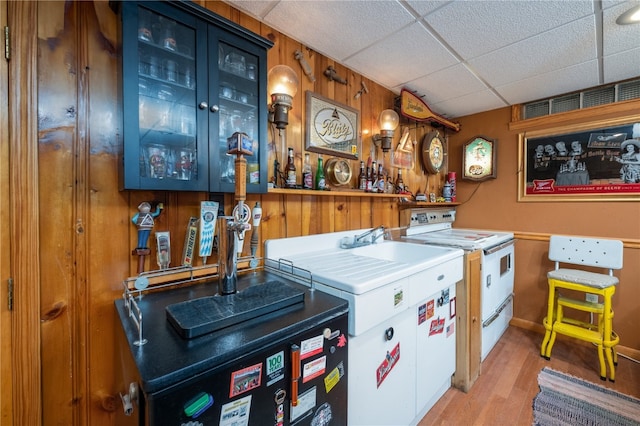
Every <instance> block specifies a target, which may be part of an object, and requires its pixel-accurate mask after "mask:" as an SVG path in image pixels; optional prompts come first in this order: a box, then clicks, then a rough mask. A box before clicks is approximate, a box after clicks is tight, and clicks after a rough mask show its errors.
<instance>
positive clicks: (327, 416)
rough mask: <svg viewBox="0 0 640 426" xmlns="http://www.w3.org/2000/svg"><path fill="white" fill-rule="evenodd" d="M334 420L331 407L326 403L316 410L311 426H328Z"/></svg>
mask: <svg viewBox="0 0 640 426" xmlns="http://www.w3.org/2000/svg"><path fill="white" fill-rule="evenodd" d="M332 418H333V413H332V411H331V405H329V403H328V402H325V403H324V404H322V405H321V406H320V407H318V409H317V410H316V413H315V414H314V416H313V419H311V426H327V425H329V424H330V423H331V419H332Z"/></svg>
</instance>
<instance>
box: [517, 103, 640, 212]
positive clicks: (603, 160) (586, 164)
mask: <svg viewBox="0 0 640 426" xmlns="http://www.w3.org/2000/svg"><path fill="white" fill-rule="evenodd" d="M518 174H519V178H518V201H611V200H616V201H632V200H633V201H638V196H639V195H640V116H636V117H632V118H627V119H618V120H608V121H607V120H603V121H599V122H595V123H589V124H582V125H573V126H565V127H562V128H558V129H555V130H554V131H552V132H545V131H536V132H532V133H522V134H520V137H519V170H518Z"/></svg>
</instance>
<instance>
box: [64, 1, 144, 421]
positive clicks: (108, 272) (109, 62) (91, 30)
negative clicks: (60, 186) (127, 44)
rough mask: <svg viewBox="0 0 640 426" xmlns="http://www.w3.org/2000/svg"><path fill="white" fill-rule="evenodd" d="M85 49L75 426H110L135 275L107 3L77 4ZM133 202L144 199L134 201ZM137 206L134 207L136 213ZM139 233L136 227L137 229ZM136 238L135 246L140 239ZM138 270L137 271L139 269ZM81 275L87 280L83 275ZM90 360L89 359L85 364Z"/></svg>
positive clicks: (116, 48)
mask: <svg viewBox="0 0 640 426" xmlns="http://www.w3.org/2000/svg"><path fill="white" fill-rule="evenodd" d="M75 4H76V7H77V8H78V17H79V21H78V22H79V25H81V31H80V34H79V37H78V40H79V43H80V48H79V49H78V50H79V52H80V53H79V55H78V68H79V74H78V79H79V89H78V90H79V104H80V105H82V108H80V113H79V116H78V122H79V123H78V138H79V140H78V144H77V151H78V157H79V158H78V160H77V162H79V163H80V162H82V163H85V164H86V165H85V166H84V167H85V170H82V171H79V172H78V177H79V178H81V179H79V181H78V182H77V188H76V193H77V194H78V196H77V198H78V201H77V208H76V215H77V221H79V222H81V223H83V227H84V232H82V233H81V234H79V236H78V238H77V239H80V238H82V239H84V240H85V243H84V244H85V245H86V247H87V249H86V250H82V251H79V250H77V252H76V258H77V259H78V261H77V263H78V267H77V268H78V274H77V275H78V276H77V277H76V281H77V282H76V292H77V299H78V303H79V304H80V306H79V309H80V312H81V313H82V314H81V320H82V322H83V325H82V327H79V330H78V334H79V336H78V348H77V350H78V351H79V352H81V353H83V355H82V357H81V358H80V361H81V362H78V363H77V364H78V368H79V369H80V368H82V369H83V372H82V373H83V374H81V375H79V376H80V378H79V379H78V387H79V391H78V392H79V395H78V403H77V404H78V405H80V407H79V414H78V416H77V417H76V418H75V419H74V420H75V421H74V424H91V425H108V424H110V423H111V422H112V418H113V415H114V411H116V410H121V409H122V408H121V403H120V398H119V396H118V392H125V391H126V389H115V388H114V387H115V383H116V376H117V374H116V371H114V369H115V365H116V364H115V360H116V359H117V357H116V345H115V342H114V338H115V331H114V326H115V323H116V321H115V310H114V307H113V301H114V300H115V299H117V298H119V297H121V294H122V281H123V280H124V278H126V277H128V276H129V275H130V269H129V268H130V267H129V265H130V263H129V262H130V259H131V249H132V245H131V239H130V238H129V235H130V234H129V233H130V232H131V228H135V227H134V226H133V224H132V223H131V215H132V214H131V211H130V208H131V204H130V203H131V202H132V197H130V194H129V193H127V192H120V191H119V190H118V188H119V186H118V185H119V184H118V182H119V170H120V168H119V164H118V162H119V161H120V160H121V143H122V139H121V135H122V127H121V125H122V124H121V113H122V111H121V107H120V106H119V100H120V95H119V94H118V89H119V86H118V80H117V76H118V75H119V74H120V63H119V60H118V53H119V52H120V44H119V43H120V41H119V34H118V31H117V28H118V19H119V18H118V16H117V15H116V14H115V13H114V12H113V11H112V10H111V9H110V8H108V6H107V5H106V4H104V3H103V2H77V3H75ZM133 201H134V202H135V201H137V200H133ZM137 205H138V203H135V204H133V208H134V209H135V208H136V207H137ZM134 235H135V230H134ZM133 241H136V240H135V239H134V240H133ZM134 270H135V269H134ZM81 274H82V275H81ZM84 357H88V359H87V360H86V362H85V363H84V364H83V362H82V361H84Z"/></svg>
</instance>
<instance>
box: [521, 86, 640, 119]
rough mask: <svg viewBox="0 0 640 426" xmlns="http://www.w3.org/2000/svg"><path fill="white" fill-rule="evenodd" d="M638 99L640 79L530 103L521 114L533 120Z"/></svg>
mask: <svg viewBox="0 0 640 426" xmlns="http://www.w3.org/2000/svg"><path fill="white" fill-rule="evenodd" d="M638 98H640V79H638V80H631V81H625V82H623V83H617V84H610V85H607V86H600V87H597V88H594V89H590V90H585V91H583V92H577V93H570V94H567V95H562V96H558V97H555V98H549V99H544V100H539V101H535V102H530V103H528V104H524V105H523V113H524V118H525V119H527V118H535V117H542V116H545V115H550V114H556V113H559V112H566V111H573V110H576V109H582V108H590V107H594V106H598V105H606V104H611V103H614V102H620V101H628V100H630V99H638Z"/></svg>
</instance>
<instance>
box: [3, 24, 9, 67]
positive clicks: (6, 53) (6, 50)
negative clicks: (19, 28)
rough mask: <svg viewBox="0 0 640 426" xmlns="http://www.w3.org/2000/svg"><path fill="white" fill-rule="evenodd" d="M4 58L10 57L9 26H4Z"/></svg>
mask: <svg viewBox="0 0 640 426" xmlns="http://www.w3.org/2000/svg"><path fill="white" fill-rule="evenodd" d="M4 58H5V59H6V60H7V61H8V60H9V59H11V32H10V31H9V27H8V26H5V27H4Z"/></svg>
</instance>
